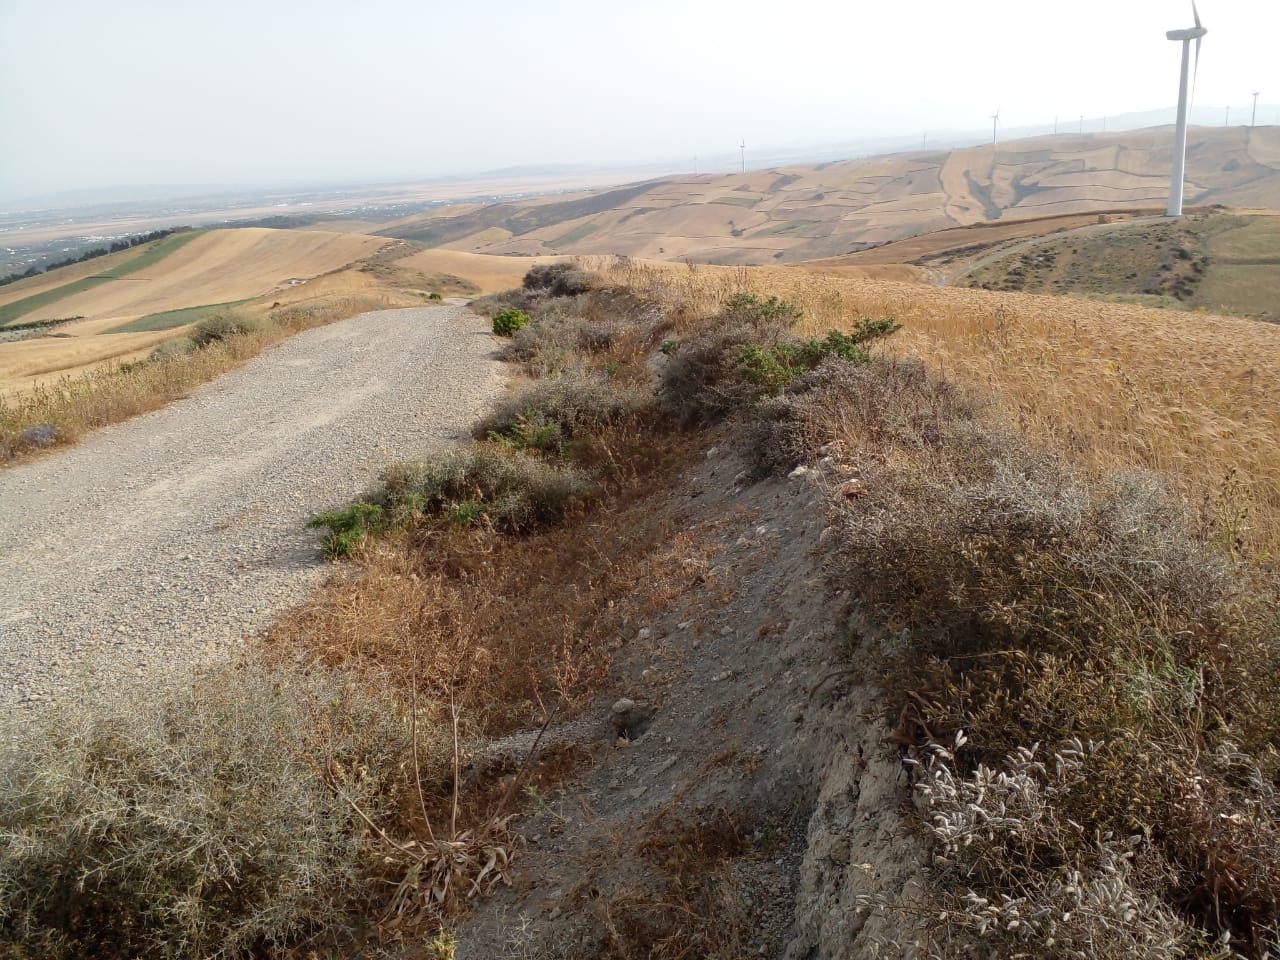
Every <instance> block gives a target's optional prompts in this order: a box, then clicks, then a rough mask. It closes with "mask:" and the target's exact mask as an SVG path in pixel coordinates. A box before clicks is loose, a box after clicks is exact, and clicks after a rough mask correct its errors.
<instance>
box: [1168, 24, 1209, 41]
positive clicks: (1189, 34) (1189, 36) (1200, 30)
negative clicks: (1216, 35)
mask: <svg viewBox="0 0 1280 960" xmlns="http://www.w3.org/2000/svg"><path fill="white" fill-rule="evenodd" d="M1208 32H1209V31H1208V30H1207V29H1205V28H1204V27H1189V28H1187V29H1186V30H1169V31H1167V32H1166V33H1165V36H1166V37H1168V38H1169V39H1170V40H1199V39H1200V38H1201V37H1203V36H1204V35H1205V34H1206V33H1208Z"/></svg>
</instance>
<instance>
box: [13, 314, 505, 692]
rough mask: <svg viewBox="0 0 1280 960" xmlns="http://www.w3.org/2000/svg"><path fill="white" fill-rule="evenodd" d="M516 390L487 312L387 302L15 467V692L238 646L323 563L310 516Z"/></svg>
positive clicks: (117, 683) (95, 686)
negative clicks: (507, 389) (505, 384)
mask: <svg viewBox="0 0 1280 960" xmlns="http://www.w3.org/2000/svg"><path fill="white" fill-rule="evenodd" d="M501 387H502V377H501V373H500V368H499V365H498V364H497V362H496V361H495V360H494V359H493V341H492V337H491V335H490V334H488V333H487V332H486V330H485V323H484V321H483V320H482V319H481V318H479V317H475V316H473V315H471V314H470V313H468V312H467V311H465V310H464V309H462V308H461V307H459V306H445V307H430V308H415V309H408V310H386V311H378V312H376V313H368V314H362V315H361V316H357V317H353V318H351V319H349V320H344V321H342V322H340V323H335V324H331V325H329V326H325V327H321V328H318V329H315V330H311V331H308V332H306V333H302V334H299V335H298V336H295V337H293V338H291V339H289V340H287V341H285V342H284V343H282V344H280V345H279V346H277V347H276V348H274V349H272V350H270V351H268V352H267V353H265V354H263V355H261V356H259V357H257V358H255V359H253V360H251V361H249V362H248V363H246V364H245V365H244V366H243V367H240V368H239V369H237V370H235V371H232V372H231V373H228V374H226V375H224V376H223V377H221V378H219V379H218V380H215V381H214V382H212V383H209V384H206V385H205V386H203V387H201V388H200V389H198V390H196V391H195V392H194V393H193V394H192V395H191V396H190V397H188V398H186V399H183V400H180V401H178V402H176V403H173V404H171V405H169V406H167V407H165V408H163V409H161V410H158V411H155V412H153V413H150V414H147V415H145V416H142V417H138V418H136V419H133V420H130V421H127V422H125V423H122V424H117V425H115V426H112V427H108V428H106V429H103V430H101V431H99V432H97V433H95V434H93V435H92V436H90V437H88V438H87V439H86V440H85V441H84V442H83V443H81V444H79V445H78V446H76V447H73V448H70V449H66V450H63V451H60V452H57V453H55V454H52V455H50V456H48V457H45V458H43V459H40V460H37V461H34V462H31V463H27V464H24V465H21V466H17V467H13V468H10V469H8V470H4V471H0V584H3V588H2V589H0V703H3V704H4V705H6V706H8V707H9V708H11V709H12V708H13V707H15V706H17V705H19V704H40V703H47V702H54V701H63V700H68V699H76V698H79V697H84V696H89V697H94V698H101V697H102V696H105V695H109V694H110V693H112V692H114V691H116V690H119V689H121V688H122V687H123V685H125V684H127V683H129V682H133V681H135V680H138V679H143V678H145V679H148V680H154V679H156V678H163V677H173V678H178V679H180V678H181V677H183V676H185V675H187V673H188V671H189V670H190V668H191V667H192V666H195V665H198V664H201V663H205V662H209V661H211V660H215V659H219V658H223V657H225V656H227V655H228V653H229V652H230V651H233V650H234V649H235V647H236V646H237V644H239V643H240V642H242V640H243V639H244V638H245V637H246V636H249V635H252V634H253V633H254V632H255V631H257V630H260V629H262V628H263V627H265V626H266V625H267V624H269V623H270V622H271V620H272V619H273V618H274V617H275V616H276V615H277V614H278V613H279V612H280V611H282V610H283V609H285V608H286V607H288V606H290V605H292V604H294V603H296V602H298V601H300V600H301V599H302V598H303V597H304V596H305V595H306V594H307V593H308V591H309V590H310V589H311V588H312V587H313V586H314V585H315V584H316V583H317V582H318V581H319V580H320V579H322V578H323V576H324V573H325V568H324V566H323V564H322V563H321V561H320V556H319V542H320V537H319V535H318V534H317V533H316V532H315V531H312V530H308V529H306V526H305V525H306V521H307V519H308V518H309V517H310V516H312V515H313V514H314V513H316V512H318V511H320V510H325V509H330V508H334V507H339V506H343V505H345V504H346V503H348V502H349V501H350V500H351V499H352V498H354V497H357V496H359V495H360V494H361V492H362V491H363V490H365V489H366V488H367V487H368V486H369V485H370V484H371V483H372V482H374V481H375V480H376V479H377V477H378V474H379V472H380V471H381V469H382V468H383V467H384V466H385V465H386V464H388V463H389V462H391V461H394V460H396V459H402V458H405V457H407V456H411V455H413V454H414V453H415V452H417V451H419V450H421V449H423V448H425V447H428V446H430V445H432V444H433V443H438V442H441V441H445V440H448V439H450V438H453V437H456V436H458V435H460V434H461V433H462V432H464V431H465V430H466V429H467V428H468V427H469V425H470V423H471V422H472V421H473V420H474V418H475V416H476V414H477V413H478V412H479V411H480V410H481V408H482V407H483V406H484V405H485V403H487V402H488V401H489V400H491V399H492V398H493V397H494V396H496V394H497V393H498V392H499V391H500V390H501Z"/></svg>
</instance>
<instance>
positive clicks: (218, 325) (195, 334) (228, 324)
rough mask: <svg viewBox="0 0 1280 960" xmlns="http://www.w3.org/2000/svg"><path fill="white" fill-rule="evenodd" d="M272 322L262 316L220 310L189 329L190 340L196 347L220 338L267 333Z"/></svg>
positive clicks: (206, 344)
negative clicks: (192, 328)
mask: <svg viewBox="0 0 1280 960" xmlns="http://www.w3.org/2000/svg"><path fill="white" fill-rule="evenodd" d="M271 328H272V324H271V322H270V321H268V320H264V319H263V318H262V317H254V316H250V315H249V314H246V313H237V312H235V311H233V310H220V311H218V312H217V313H214V314H211V315H210V316H207V317H205V318H204V319H203V320H201V321H200V322H199V323H197V324H196V325H195V329H194V330H192V331H191V340H192V342H193V343H195V345H196V346H197V347H205V346H208V345H209V344H211V343H214V342H216V341H220V340H229V339H231V338H232V337H238V336H239V337H242V336H245V335H246V334H250V333H269V332H271Z"/></svg>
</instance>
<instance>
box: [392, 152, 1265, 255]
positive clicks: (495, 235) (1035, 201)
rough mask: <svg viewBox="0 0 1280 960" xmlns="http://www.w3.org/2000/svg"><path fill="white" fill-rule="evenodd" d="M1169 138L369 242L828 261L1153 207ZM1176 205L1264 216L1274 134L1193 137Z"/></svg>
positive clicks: (823, 174) (654, 197)
mask: <svg viewBox="0 0 1280 960" xmlns="http://www.w3.org/2000/svg"><path fill="white" fill-rule="evenodd" d="M1171 153H1172V134H1171V132H1170V131H1169V130H1168V129H1165V128H1155V129H1150V130H1140V131H1133V132H1127V133H1119V134H1113V135H1107V134H1084V135H1068V136H1056V137H1039V138H1035V139H1029V140H1020V141H1012V142H1009V143H1003V144H1000V145H999V148H998V149H997V150H994V151H993V149H992V148H991V147H990V146H984V147H969V148H965V149H960V150H954V151H951V152H948V153H924V152H918V153H910V154H898V155H894V156H886V157H872V158H866V159H858V160H846V161H839V162H834V163H824V164H817V165H810V166H789V167H778V168H774V169H768V170H752V171H748V172H746V173H743V174H732V175H728V176H713V175H703V176H685V177H668V178H664V179H659V180H651V181H646V182H643V183H637V184H632V185H629V186H626V187H622V188H617V189H612V190H607V191H603V192H596V193H587V194H577V195H572V196H569V197H563V196H561V197H554V198H544V199H537V200H530V201H522V202H513V203H501V204H492V205H489V206H482V207H474V206H473V207H467V208H462V209H444V210H441V211H435V212H432V213H429V214H424V215H421V216H417V217H409V218H406V219H403V220H399V221H396V222H394V223H391V224H388V225H385V226H384V227H383V228H382V230H380V231H378V232H379V233H380V234H382V235H385V236H393V237H400V238H404V239H411V240H416V241H419V242H421V243H424V244H427V245H428V246H433V247H448V248H450V249H456V250H465V251H472V252H481V253H493V254H517V255H530V254H544V255H545V254H601V253H617V254H625V255H628V256H638V257H649V258H657V259H690V260H695V261H702V262H717V263H729V264H763V263H777V262H780V261H781V262H795V261H801V260H812V259H819V258H829V257H835V256H840V255H843V254H847V253H850V252H854V251H858V250H864V249H867V248H869V247H872V246H876V245H879V244H883V243H888V242H891V241H894V240H901V239H903V238H905V237H911V236H916V235H919V234H925V233H931V232H934V231H939V230H944V229H946V228H949V227H956V226H966V225H972V224H982V223H990V222H994V221H1001V222H1004V221H1009V220H1015V219H1023V218H1029V217H1044V216H1047V215H1055V214H1071V213H1089V212H1092V213H1097V212H1099V211H1109V210H1114V211H1119V210H1133V209H1135V208H1148V209H1151V210H1153V211H1154V209H1156V208H1158V207H1159V206H1160V205H1161V204H1162V203H1163V200H1164V198H1165V197H1166V196H1167V193H1168V170H1169V167H1170V162H1171ZM1187 171H1188V174H1187V175H1188V188H1187V200H1188V203H1191V204H1197V205H1205V204H1222V205H1227V206H1237V207H1270V208H1280V127H1258V128H1253V129H1250V128H1246V127H1228V128H1212V129H1211V128H1197V129H1195V130H1193V131H1192V135H1191V138H1190V144H1189V147H1188V156H1187Z"/></svg>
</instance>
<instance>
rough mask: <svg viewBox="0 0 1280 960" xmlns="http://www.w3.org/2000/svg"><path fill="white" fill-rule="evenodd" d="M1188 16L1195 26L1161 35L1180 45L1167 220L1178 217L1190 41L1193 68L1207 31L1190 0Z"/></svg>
mask: <svg viewBox="0 0 1280 960" xmlns="http://www.w3.org/2000/svg"><path fill="white" fill-rule="evenodd" d="M1191 15H1192V16H1193V17H1194V18H1195V21H1196V25H1195V26H1194V27H1190V28H1188V29H1186V30H1170V31H1168V32H1167V33H1165V36H1166V37H1168V38H1169V39H1170V40H1177V41H1181V43H1182V77H1181V79H1180V80H1179V82H1178V128H1177V132H1176V134H1175V135H1174V136H1175V142H1174V147H1173V179H1172V180H1171V181H1170V183H1169V211H1168V215H1169V216H1171V217H1180V216H1182V187H1183V181H1184V179H1185V177H1186V163H1187V72H1188V67H1189V66H1190V64H1191V41H1192V40H1194V41H1195V42H1196V68H1197V72H1198V70H1199V67H1200V41H1201V40H1203V39H1204V35H1205V34H1206V33H1208V32H1209V31H1208V30H1206V29H1205V28H1204V27H1203V26H1201V24H1200V11H1198V10H1197V9H1196V0H1191Z"/></svg>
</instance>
